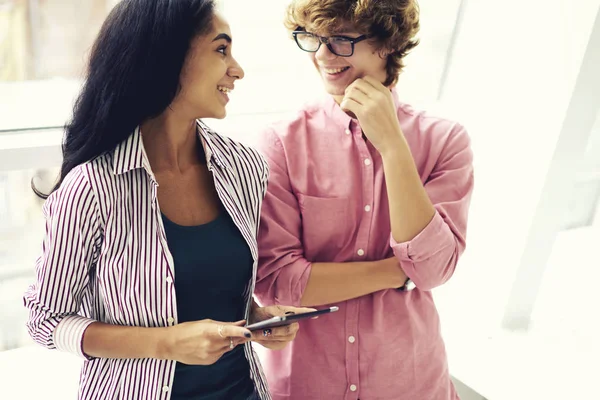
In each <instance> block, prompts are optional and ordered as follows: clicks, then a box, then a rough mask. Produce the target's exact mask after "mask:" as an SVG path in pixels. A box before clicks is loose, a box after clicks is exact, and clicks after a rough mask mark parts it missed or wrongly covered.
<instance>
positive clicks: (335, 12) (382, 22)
mask: <svg viewBox="0 0 600 400" xmlns="http://www.w3.org/2000/svg"><path fill="white" fill-rule="evenodd" d="M284 24H285V27H286V28H287V29H288V30H289V31H290V32H291V31H294V30H297V29H299V28H300V29H304V28H305V27H306V26H307V25H308V26H310V29H311V30H313V31H314V32H315V33H318V34H319V33H323V32H327V33H328V34H332V33H336V32H342V31H344V30H347V28H348V27H352V29H353V30H356V31H357V32H360V33H361V34H366V35H368V36H369V40H370V42H371V43H372V44H373V45H374V46H375V49H376V50H377V51H378V52H380V54H387V63H386V73H387V78H386V81H385V82H384V85H386V86H390V85H393V84H395V83H396V82H397V80H398V75H400V73H401V72H402V69H403V68H404V62H403V60H404V57H405V56H406V55H407V54H408V53H409V52H410V51H411V50H412V49H413V48H414V47H416V46H417V45H418V44H419V40H418V39H416V38H415V36H416V35H417V33H418V32H419V6H418V4H417V1H416V0H293V1H292V2H291V3H290V5H289V6H288V7H287V11H286V16H285V20H284Z"/></svg>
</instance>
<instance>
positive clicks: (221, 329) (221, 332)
mask: <svg viewBox="0 0 600 400" xmlns="http://www.w3.org/2000/svg"><path fill="white" fill-rule="evenodd" d="M218 329H219V336H221V337H222V338H223V339H225V336H224V335H223V329H225V327H224V326H223V325H219V328H218Z"/></svg>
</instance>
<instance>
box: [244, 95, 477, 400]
mask: <svg viewBox="0 0 600 400" xmlns="http://www.w3.org/2000/svg"><path fill="white" fill-rule="evenodd" d="M394 99H395V102H396V105H397V109H398V119H399V121H400V125H401V127H402V130H403V132H404V135H405V136H406V139H407V141H408V143H409V145H410V149H411V151H412V154H413V157H414V159H415V163H416V165H417V168H418V171H419V174H420V176H421V180H422V182H423V183H424V185H425V188H426V190H427V193H428V194H429V196H430V199H431V201H432V202H433V204H434V205H435V209H436V214H435V216H434V218H433V220H432V221H431V222H430V223H429V225H428V226H427V227H425V229H423V231H421V232H420V233H419V234H418V235H417V236H416V237H415V238H414V239H413V240H411V241H409V242H407V243H396V242H394V240H393V239H392V238H391V228H390V221H389V211H388V209H389V205H388V198H387V193H386V185H385V177H384V171H383V166H382V159H381V156H380V155H379V153H378V152H377V151H376V150H375V148H374V147H373V146H372V145H371V144H370V143H368V142H365V140H363V138H362V133H361V128H360V126H359V124H358V121H357V120H355V119H351V118H350V117H349V116H348V115H346V114H345V113H344V112H343V111H342V110H341V109H340V108H339V106H338V105H337V104H336V103H335V102H334V101H333V99H332V98H331V97H328V98H327V99H326V100H324V101H323V102H321V103H317V104H314V105H309V106H307V107H305V108H304V109H303V110H302V111H300V112H299V113H298V115H297V116H296V117H295V118H294V119H292V120H291V121H286V122H282V123H278V124H276V125H274V126H273V127H271V128H270V129H268V130H267V131H266V132H265V133H264V135H263V137H262V140H261V150H262V151H263V153H264V155H265V156H266V158H267V161H268V163H269V167H270V171H271V173H270V180H269V185H268V189H267V195H266V198H265V201H264V204H263V208H262V217H261V227H260V233H259V239H258V243H259V251H260V255H259V270H258V275H257V279H258V282H257V286H256V292H255V294H256V295H257V297H258V299H259V300H260V301H261V302H262V303H265V304H273V303H276V304H285V305H298V304H299V302H300V299H301V297H302V293H303V291H304V289H305V287H306V284H307V281H308V277H309V275H310V271H311V265H312V264H311V263H312V262H346V261H369V260H381V259H384V258H387V257H392V256H394V255H395V256H396V257H397V259H398V260H399V262H400V263H401V266H402V268H403V270H404V271H405V272H406V274H407V275H408V276H409V277H410V278H411V279H412V280H413V281H414V282H415V284H416V286H417V289H415V290H413V291H410V292H400V291H397V290H384V291H380V292H377V293H373V294H371V295H368V296H363V297H360V298H357V299H353V300H349V301H346V302H342V303H339V304H336V305H338V306H339V307H340V310H339V311H338V312H337V313H334V314H330V315H327V316H325V317H321V318H320V319H317V320H310V321H305V322H302V325H301V329H300V332H299V334H298V336H297V338H296V340H295V341H294V342H292V344H291V345H290V346H288V347H287V348H286V349H285V350H283V351H279V352H274V351H271V352H267V354H265V356H264V358H263V365H264V367H265V371H266V373H267V379H268V380H269V383H270V388H271V392H272V394H273V399H274V400H280V399H290V400H308V399H310V400H316V399H323V400H338V399H347V400H350V399H353V400H356V399H361V400H374V399H377V400H416V399H418V400H455V399H458V396H457V394H456V392H455V390H454V387H453V385H452V383H451V380H450V375H449V372H448V365H447V360H446V352H445V348H444V342H443V340H442V337H441V334H440V325H439V317H438V313H437V310H436V307H435V305H434V302H433V297H432V293H431V291H430V290H431V289H433V288H435V287H436V286H439V285H441V284H443V283H444V282H446V281H447V280H448V279H449V278H450V277H451V276H452V274H453V272H454V269H455V267H456V263H457V261H458V258H459V256H460V255H461V253H462V252H463V250H464V249H465V234H466V227H467V214H468V208H469V201H470V197H471V192H472V188H473V166H472V152H471V149H470V140H469V137H468V135H467V133H466V131H465V129H464V128H463V127H462V126H461V125H459V124H457V123H455V122H451V121H448V120H444V119H440V118H435V117H432V116H429V115H427V114H425V113H422V112H418V111H415V110H413V109H412V108H411V107H410V106H408V105H405V104H401V103H399V102H398V100H397V95H396V93H395V92H394ZM342 279H343V278H342Z"/></svg>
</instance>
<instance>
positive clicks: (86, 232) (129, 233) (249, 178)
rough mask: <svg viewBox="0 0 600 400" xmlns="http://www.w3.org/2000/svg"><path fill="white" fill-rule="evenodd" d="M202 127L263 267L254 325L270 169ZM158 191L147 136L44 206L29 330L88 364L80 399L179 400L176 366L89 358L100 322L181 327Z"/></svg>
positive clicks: (254, 364)
mask: <svg viewBox="0 0 600 400" xmlns="http://www.w3.org/2000/svg"><path fill="white" fill-rule="evenodd" d="M198 127H199V129H198V131H199V136H200V139H201V142H202V145H203V147H204V150H205V154H206V161H207V166H208V169H209V170H210V171H211V172H212V174H213V177H214V181H215V186H216V190H217V193H218V195H219V198H220V200H221V202H222V203H223V205H224V207H225V208H226V210H227V211H228V213H229V214H230V215H231V217H232V219H233V221H234V222H235V224H236V226H237V227H238V229H239V230H240V232H241V233H242V235H243V237H244V238H245V240H246V242H247V243H248V246H249V248H250V250H251V253H252V256H253V258H254V265H253V269H252V276H251V279H250V281H249V282H248V284H247V287H246V291H245V293H244V296H245V300H246V318H248V316H249V313H250V310H251V306H252V294H253V292H254V285H255V280H256V266H257V258H258V248H257V244H256V235H257V232H258V225H259V213H260V207H261V203H262V200H263V197H264V194H265V191H266V183H267V179H268V173H269V172H268V166H267V164H266V162H265V161H264V159H263V158H262V156H261V155H260V154H259V153H258V152H257V151H256V150H254V149H251V148H248V147H246V146H244V145H242V144H239V143H236V142H234V141H233V140H231V139H229V138H226V137H223V136H220V135H218V134H216V133H215V132H213V131H211V130H210V129H209V128H208V127H207V126H206V125H204V124H203V123H202V122H200V121H198ZM157 188H158V183H157V181H156V179H155V177H154V174H153V173H152V170H151V168H150V164H149V162H148V158H147V156H146V152H145V150H144V146H143V143H142V136H141V133H140V130H139V128H137V129H136V130H135V131H134V132H133V133H132V134H131V135H130V136H129V138H128V139H127V140H125V141H124V142H122V143H121V144H119V145H118V146H117V147H116V148H115V149H114V150H113V151H111V152H108V153H105V154H103V155H101V156H100V157H98V158H96V159H94V160H92V161H89V162H86V163H84V164H82V165H80V166H78V167H76V168H74V169H73V170H72V171H71V172H70V173H69V174H68V175H67V176H66V177H65V179H64V181H63V183H62V184H61V186H60V188H59V189H58V190H56V191H55V192H54V193H52V194H51V195H50V196H49V197H48V199H47V200H46V202H45V203H44V207H43V212H44V216H45V217H46V234H45V239H44V243H43V247H42V254H41V256H40V257H39V258H38V260H37V262H36V280H35V282H34V283H33V284H32V285H31V286H30V287H29V288H28V290H27V292H26V293H25V296H24V301H25V306H26V307H27V308H28V309H29V310H30V314H29V321H28V323H27V328H28V330H29V333H30V335H31V336H32V337H33V339H34V340H35V341H36V342H37V343H39V344H41V345H42V346H45V347H47V348H50V349H58V350H62V351H67V352H70V353H73V354H76V355H79V356H80V357H83V358H84V359H85V360H86V361H85V362H84V365H83V368H82V374H81V378H80V387H79V399H103V400H104V399H127V400H129V399H144V400H146V399H161V400H167V399H169V398H170V389H171V385H172V383H173V377H174V373H175V364H176V362H175V361H171V360H158V359H106V358H91V357H88V356H86V355H85V354H84V353H83V349H82V341H83V334H84V332H85V329H86V328H87V327H88V326H89V325H90V324H91V323H93V322H95V321H101V322H104V323H108V324H114V325H121V326H143V327H161V326H162V327H166V326H173V325H175V324H177V306H176V296H175V287H174V284H173V283H174V280H175V277H174V265H173V257H172V255H171V253H170V252H169V248H168V246H167V241H166V236H165V232H164V228H163V225H162V219H161V214H160V209H159V205H158V200H157ZM245 354H246V357H247V359H248V361H249V364H250V375H251V378H252V379H253V381H254V383H255V386H256V389H257V392H258V394H259V396H260V398H261V399H262V400H265V399H268V400H270V398H271V397H270V395H269V392H268V388H267V384H266V380H265V378H264V375H263V372H262V369H261V366H260V363H259V361H258V357H257V355H256V353H255V352H254V350H253V348H252V346H251V344H250V343H247V344H246V345H245Z"/></svg>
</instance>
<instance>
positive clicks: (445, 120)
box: [397, 102, 468, 141]
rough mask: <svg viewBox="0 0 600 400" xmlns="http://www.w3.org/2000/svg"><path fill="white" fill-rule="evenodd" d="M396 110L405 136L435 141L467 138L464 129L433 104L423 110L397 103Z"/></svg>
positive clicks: (441, 108) (438, 106)
mask: <svg viewBox="0 0 600 400" xmlns="http://www.w3.org/2000/svg"><path fill="white" fill-rule="evenodd" d="M397 108H398V120H399V121H400V124H401V125H402V128H403V129H405V130H406V131H405V134H408V135H417V136H419V137H421V138H423V139H434V140H436V141H439V140H441V139H444V138H448V137H450V136H456V135H458V136H465V137H468V134H467V132H466V129H465V127H464V126H463V125H462V124H460V123H459V122H458V121H456V120H455V119H453V118H452V117H449V116H447V114H448V113H447V111H444V110H443V107H441V106H440V105H436V104H434V105H431V106H430V107H428V109H427V110H425V109H418V108H415V107H413V106H412V105H410V104H407V103H401V102H399V103H398V104H397Z"/></svg>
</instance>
